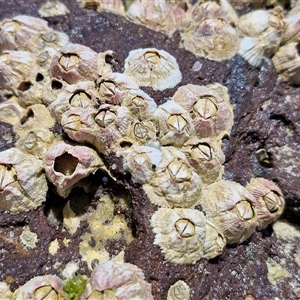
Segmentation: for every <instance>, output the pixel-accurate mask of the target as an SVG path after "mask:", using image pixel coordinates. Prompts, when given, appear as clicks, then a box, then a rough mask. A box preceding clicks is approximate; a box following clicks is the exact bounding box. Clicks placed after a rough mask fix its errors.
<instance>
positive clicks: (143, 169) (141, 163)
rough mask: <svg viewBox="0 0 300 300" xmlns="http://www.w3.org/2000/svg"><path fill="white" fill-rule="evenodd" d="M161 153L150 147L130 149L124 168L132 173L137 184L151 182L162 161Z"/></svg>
mask: <svg viewBox="0 0 300 300" xmlns="http://www.w3.org/2000/svg"><path fill="white" fill-rule="evenodd" d="M161 156H162V154H161V151H160V150H158V149H156V148H153V147H148V146H138V147H134V146H132V147H130V148H129V154H128V155H126V156H125V157H124V161H123V168H124V170H125V171H128V172H130V174H131V179H132V181H133V182H136V183H140V184H143V183H146V182H149V180H150V179H151V177H152V176H153V174H154V172H155V169H156V167H157V166H158V164H159V162H160V160H161Z"/></svg>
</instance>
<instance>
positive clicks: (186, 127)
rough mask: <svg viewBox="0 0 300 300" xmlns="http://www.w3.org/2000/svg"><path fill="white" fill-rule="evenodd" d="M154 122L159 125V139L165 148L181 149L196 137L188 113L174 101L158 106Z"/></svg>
mask: <svg viewBox="0 0 300 300" xmlns="http://www.w3.org/2000/svg"><path fill="white" fill-rule="evenodd" d="M153 121H154V122H155V123H156V124H157V128H158V132H159V134H158V139H159V141H160V144H161V145H163V146H164V145H166V146H168V145H172V146H175V147H181V146H182V145H183V144H184V142H185V141H187V140H188V139H189V138H191V137H193V136H194V135H195V130H194V126H193V123H192V119H191V117H190V116H189V114H188V112H187V111H186V110H185V109H184V108H182V106H180V105H179V104H177V103H176V102H174V101H172V100H168V101H167V102H165V103H164V104H162V105H160V106H158V108H157V109H156V111H155V112H154V114H153Z"/></svg>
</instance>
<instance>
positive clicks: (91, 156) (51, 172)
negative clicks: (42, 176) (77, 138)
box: [44, 142, 103, 198]
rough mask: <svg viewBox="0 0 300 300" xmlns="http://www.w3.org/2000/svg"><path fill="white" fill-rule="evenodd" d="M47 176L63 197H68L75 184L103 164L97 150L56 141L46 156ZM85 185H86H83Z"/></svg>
mask: <svg viewBox="0 0 300 300" xmlns="http://www.w3.org/2000/svg"><path fill="white" fill-rule="evenodd" d="M44 166H45V172H46V175H47V178H48V180H49V181H50V182H52V183H53V184H54V185H55V187H56V190H57V193H58V194H59V195H60V196H61V197H64V198H65V197H67V196H68V195H69V193H70V192H71V190H72V188H73V187H74V186H76V185H77V186H78V185H80V183H78V182H79V181H80V180H81V179H83V178H85V177H87V176H88V175H89V174H92V173H95V172H96V171H97V170H98V169H99V168H101V167H102V166H103V162H102V160H101V158H100V157H99V156H98V154H97V152H96V151H95V150H93V149H91V148H88V147H85V146H72V145H70V144H67V143H65V142H58V143H54V144H53V145H52V147H51V148H50V149H49V150H48V151H47V153H46V155H45V158H44ZM83 187H84V186H83Z"/></svg>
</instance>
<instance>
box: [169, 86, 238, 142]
mask: <svg viewBox="0 0 300 300" xmlns="http://www.w3.org/2000/svg"><path fill="white" fill-rule="evenodd" d="M214 88H216V89H217V88H219V90H220V91H219V92H220V93H222V92H224V93H225V91H223V89H222V88H221V86H219V87H217V86H214ZM225 89H226V88H225ZM226 94H227V93H226ZM226 94H225V96H224V97H221V96H220V94H219V93H217V92H216V91H215V90H213V89H210V88H209V87H205V86H200V85H194V84H187V85H185V86H181V87H180V88H179V89H178V90H177V91H176V93H175V94H174V96H173V97H172V99H173V100H174V101H175V102H176V103H178V104H180V105H181V106H182V107H183V108H184V109H185V110H186V111H188V112H189V113H190V115H191V117H192V119H193V124H194V127H195V132H196V134H197V136H198V137H199V138H206V137H211V138H213V137H214V138H216V140H220V139H222V138H223V137H224V136H226V135H229V134H230V131H231V128H232V126H233V108H232V105H231V104H230V102H229V97H228V94H227V96H226Z"/></svg>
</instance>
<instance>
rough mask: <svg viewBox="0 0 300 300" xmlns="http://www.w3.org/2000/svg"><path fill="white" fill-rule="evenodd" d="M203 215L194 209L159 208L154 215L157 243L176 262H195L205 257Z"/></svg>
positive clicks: (169, 259)
mask: <svg viewBox="0 0 300 300" xmlns="http://www.w3.org/2000/svg"><path fill="white" fill-rule="evenodd" d="M205 223H206V217H205V216H204V214H203V213H202V212H200V211H198V210H195V209H183V208H174V209H170V208H159V209H158V210H157V211H156V212H155V213H154V214H153V216H152V218H151V226H152V227H153V232H154V233H155V239H154V244H155V245H158V246H159V247H160V248H161V251H162V253H163V254H164V258H165V260H167V261H171V262H173V263H176V264H194V263H196V262H197V261H198V260H199V259H201V258H202V257H203V244H204V241H205V234H206V232H205Z"/></svg>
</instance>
